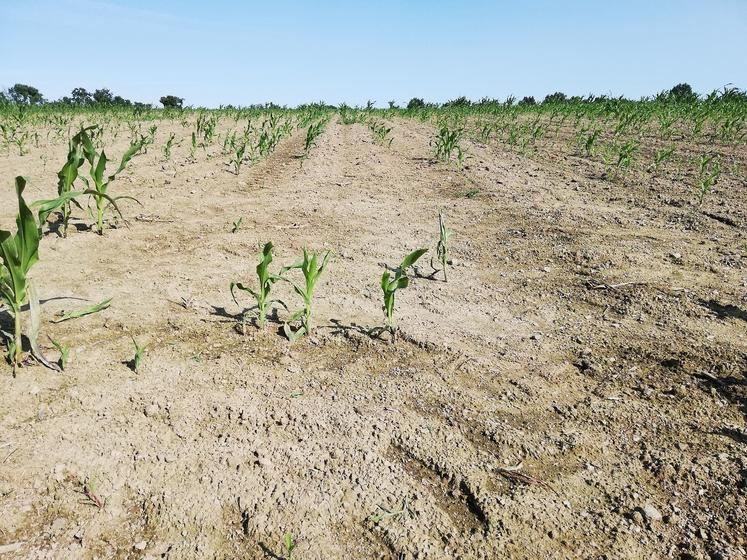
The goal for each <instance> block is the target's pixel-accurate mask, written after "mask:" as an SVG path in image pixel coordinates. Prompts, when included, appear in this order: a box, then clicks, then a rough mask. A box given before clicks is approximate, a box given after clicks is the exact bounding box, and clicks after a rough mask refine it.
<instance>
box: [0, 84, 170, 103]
mask: <svg viewBox="0 0 747 560" xmlns="http://www.w3.org/2000/svg"><path fill="white" fill-rule="evenodd" d="M160 102H161V104H162V105H163V106H164V107H165V108H174V109H181V108H182V105H183V104H184V99H183V98H182V97H177V96H176V95H164V96H163V97H161V99H160ZM0 103H16V104H19V105H42V104H45V103H57V104H61V105H74V106H78V107H87V106H102V105H107V106H112V107H143V108H144V107H150V104H149V103H140V102H138V101H134V102H133V101H130V100H129V99H125V98H124V97H122V96H121V95H114V94H113V93H112V92H111V91H110V90H109V89H107V88H101V89H97V90H94V91H92V92H89V91H88V90H87V89H86V88H82V87H77V88H74V89H73V91H71V92H70V95H66V96H64V97H62V99H59V100H57V101H47V100H46V99H45V98H44V95H42V93H41V92H40V91H39V89H38V88H35V87H34V86H30V85H28V84H15V85H14V86H12V87H9V88H8V89H7V90H5V91H0Z"/></svg>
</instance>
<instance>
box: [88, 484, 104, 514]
mask: <svg viewBox="0 0 747 560" xmlns="http://www.w3.org/2000/svg"><path fill="white" fill-rule="evenodd" d="M96 486H97V484H96V481H95V480H94V479H93V478H87V479H86V481H85V482H84V483H83V495H84V496H85V497H86V499H87V500H88V504H89V505H92V506H96V507H97V508H99V509H104V507H105V506H106V499H104V498H102V497H101V496H99V494H98V491H97V490H96Z"/></svg>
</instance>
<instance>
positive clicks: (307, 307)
mask: <svg viewBox="0 0 747 560" xmlns="http://www.w3.org/2000/svg"><path fill="white" fill-rule="evenodd" d="M331 257H332V252H331V251H325V252H324V253H316V254H309V252H308V251H307V250H306V247H304V248H303V259H302V260H300V261H298V262H295V263H293V264H292V265H289V266H284V267H283V268H282V269H281V270H280V276H281V277H282V279H283V280H285V281H286V282H289V283H290V284H291V286H293V289H294V290H295V291H296V293H297V294H298V295H299V296H301V299H302V300H303V307H302V308H301V309H299V310H298V311H295V312H293V313H292V314H291V316H290V317H289V318H288V320H287V321H286V322H285V324H284V325H283V332H284V333H285V336H287V337H288V340H290V341H291V342H292V341H294V340H296V339H298V338H299V337H300V336H303V335H304V334H307V335H308V334H311V311H312V302H313V298H314V289H315V288H316V284H317V282H318V281H319V278H320V277H321V275H322V273H323V272H324V271H325V269H326V268H327V265H328V264H329V260H330V258H331ZM293 269H299V270H300V271H301V272H302V273H303V277H304V283H303V285H300V284H298V283H296V282H294V281H293V280H290V279H288V278H286V277H285V276H284V274H285V273H286V272H288V271H290V270H293ZM298 320H300V322H301V324H300V326H299V327H298V328H297V329H296V330H295V331H294V330H293V329H292V327H291V325H290V324H291V323H293V322H294V321H298Z"/></svg>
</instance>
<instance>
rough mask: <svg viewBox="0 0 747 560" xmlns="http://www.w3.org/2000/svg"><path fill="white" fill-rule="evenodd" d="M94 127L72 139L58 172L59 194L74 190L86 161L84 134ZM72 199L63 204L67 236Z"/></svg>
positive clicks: (84, 130)
mask: <svg viewBox="0 0 747 560" xmlns="http://www.w3.org/2000/svg"><path fill="white" fill-rule="evenodd" d="M92 128H93V127H88V128H84V129H82V130H81V131H80V132H79V133H78V134H76V135H75V136H73V138H72V140H71V141H70V148H69V150H68V154H67V161H66V162H65V165H63V166H62V169H61V170H60V172H59V173H57V195H58V196H64V195H66V194H67V193H70V192H72V190H73V184H74V183H75V180H76V179H77V178H78V169H79V168H80V167H81V166H82V165H83V162H84V161H86V159H85V156H84V153H83V136H84V135H86V134H87V131H88V130H91V129H92ZM71 203H72V200H68V201H66V202H65V203H63V205H62V236H63V237H67V228H68V224H69V222H70V215H71V209H70V205H71Z"/></svg>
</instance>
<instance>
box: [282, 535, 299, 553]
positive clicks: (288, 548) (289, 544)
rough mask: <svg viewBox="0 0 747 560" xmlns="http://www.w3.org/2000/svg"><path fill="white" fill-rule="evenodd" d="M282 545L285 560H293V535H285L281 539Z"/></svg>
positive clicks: (294, 545) (294, 546)
mask: <svg viewBox="0 0 747 560" xmlns="http://www.w3.org/2000/svg"><path fill="white" fill-rule="evenodd" d="M283 545H285V560H293V551H294V550H296V543H295V542H294V540H293V535H291V534H290V533H286V534H285V536H284V537H283Z"/></svg>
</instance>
